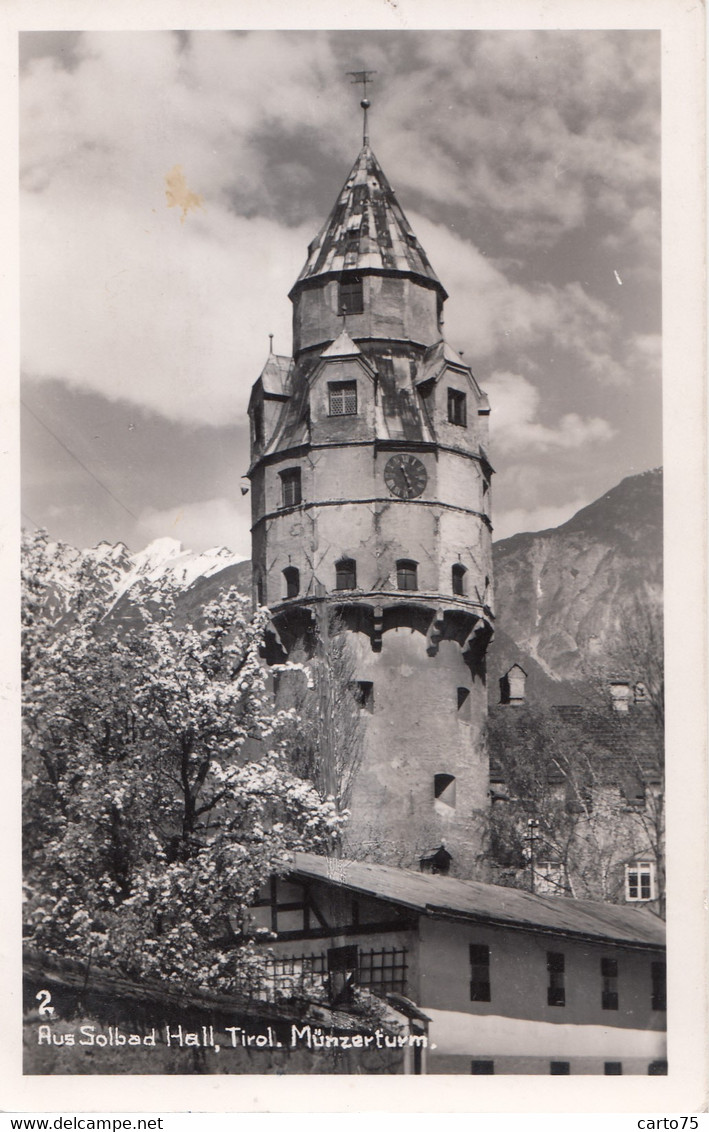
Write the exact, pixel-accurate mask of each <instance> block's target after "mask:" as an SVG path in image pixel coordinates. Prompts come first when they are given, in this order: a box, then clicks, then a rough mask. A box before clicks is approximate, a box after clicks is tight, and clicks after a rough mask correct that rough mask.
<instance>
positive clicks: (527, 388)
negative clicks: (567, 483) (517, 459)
mask: <svg viewBox="0 0 709 1132" xmlns="http://www.w3.org/2000/svg"><path fill="white" fill-rule="evenodd" d="M487 390H488V393H489V396H490V402H491V405H492V406H493V409H494V412H493V414H492V415H491V417H490V422H491V425H490V431H491V437H492V444H493V446H494V448H495V450H496V451H498V452H501V453H505V454H510V455H516V456H519V455H520V453H524V452H529V453H532V452H534V453H545V452H553V451H555V450H556V451H560V450H565V449H567V450H571V449H577V448H581V447H582V446H583V445H586V444H598V443H603V442H605V441H608V440H610V439H611V438H612V437H613V435H614V430H613V429H612V428H611V426H610V424H609V423H608V421H605V420H603V419H602V418H600V417H587V418H583V417H581V416H579V414H578V413H565V414H564V415H563V416H562V417H561V418H560V419H559V421H558V423H557V424H556V425H555V426H554V427H552V426H550V425H546V424H543V423H542V422H541V421H540V420H539V419H538V415H539V409H540V404H541V396H540V394H539V390H538V389H537V388H536V387H535V386H534V385H532V383H531V382H530V381H528V380H527V379H526V378H524V377H522V376H521V375H520V374H516V373H494V374H493V375H492V377H491V378H490V379H489V380H488V382H487Z"/></svg>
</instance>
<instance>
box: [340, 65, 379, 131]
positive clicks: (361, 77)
mask: <svg viewBox="0 0 709 1132" xmlns="http://www.w3.org/2000/svg"><path fill="white" fill-rule="evenodd" d="M376 73H377V72H376V71H348V72H347V74H348V75H352V82H353V83H361V84H362V86H363V87H364V97H363V98H362V101H361V102H360V106H361V107H362V109H363V111H364V121H363V122H362V145H369V135H368V133H367V111H368V110H369V107H370V106H371V105H372V104H371V102H370V101H369V99H368V98H367V83H371V82H373V81H374V79H373V78H372V76H373V75H376Z"/></svg>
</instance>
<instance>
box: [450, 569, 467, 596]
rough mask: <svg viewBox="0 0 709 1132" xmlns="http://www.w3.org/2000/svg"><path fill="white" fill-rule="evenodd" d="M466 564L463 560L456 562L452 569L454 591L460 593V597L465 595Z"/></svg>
mask: <svg viewBox="0 0 709 1132" xmlns="http://www.w3.org/2000/svg"><path fill="white" fill-rule="evenodd" d="M465 574H466V570H465V566H463V564H462V562H456V564H455V565H454V566H453V567H452V569H451V584H452V588H453V593H454V594H458V595H459V596H460V597H463V596H464V595H465Z"/></svg>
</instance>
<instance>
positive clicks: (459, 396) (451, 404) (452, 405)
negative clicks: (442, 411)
mask: <svg viewBox="0 0 709 1132" xmlns="http://www.w3.org/2000/svg"><path fill="white" fill-rule="evenodd" d="M448 420H449V421H450V423H451V424H454V425H460V426H461V428H465V425H466V422H467V413H466V407H465V393H461V392H460V390H459V389H449V390H448Z"/></svg>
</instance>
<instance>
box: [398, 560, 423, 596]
mask: <svg viewBox="0 0 709 1132" xmlns="http://www.w3.org/2000/svg"><path fill="white" fill-rule="evenodd" d="M396 584H397V587H398V589H400V590H417V589H418V563H417V562H412V561H411V560H410V559H408V558H400V559H399V561H398V562H397V564H396Z"/></svg>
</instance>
